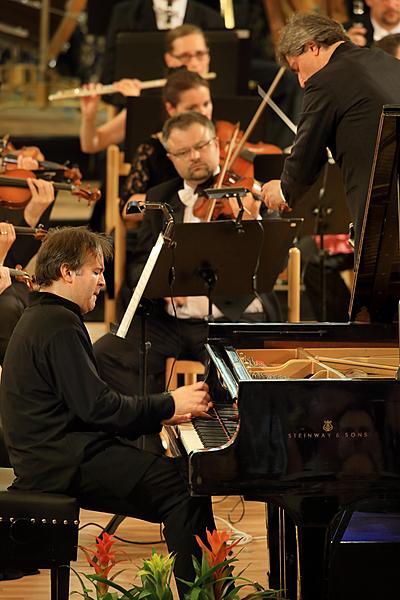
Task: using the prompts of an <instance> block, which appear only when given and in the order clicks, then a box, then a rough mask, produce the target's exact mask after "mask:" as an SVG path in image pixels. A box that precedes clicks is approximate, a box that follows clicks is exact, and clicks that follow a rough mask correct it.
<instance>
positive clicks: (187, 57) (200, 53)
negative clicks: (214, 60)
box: [172, 50, 210, 65]
mask: <svg viewBox="0 0 400 600" xmlns="http://www.w3.org/2000/svg"><path fill="white" fill-rule="evenodd" d="M209 54H210V51H209V50H197V52H184V53H183V54H172V56H173V57H174V58H176V59H177V60H179V61H180V62H181V63H182V64H184V65H186V64H188V63H189V62H190V61H191V60H192V58H195V59H196V60H204V59H205V58H206V56H208V55H209Z"/></svg>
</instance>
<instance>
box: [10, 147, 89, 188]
mask: <svg viewBox="0 0 400 600" xmlns="http://www.w3.org/2000/svg"><path fill="white" fill-rule="evenodd" d="M8 138H9V136H8V135H6V136H4V137H3V139H2V141H1V144H0V146H1V152H0V164H1V165H5V167H6V170H9V169H10V167H9V165H12V166H11V169H15V165H16V164H17V163H18V156H19V155H21V154H22V155H23V156H30V157H31V158H33V159H35V160H36V161H37V162H38V165H39V167H40V169H38V170H37V171H34V172H35V174H37V175H38V176H39V177H40V176H42V178H43V179H48V180H49V181H51V180H52V179H53V178H54V177H57V176H60V175H61V177H63V178H64V179H68V180H69V181H72V182H73V183H74V184H75V185H80V183H81V180H82V173H81V172H80V170H79V167H76V166H74V167H71V166H70V165H69V164H68V162H66V163H65V164H60V163H57V162H53V161H49V160H44V157H43V155H42V153H41V152H40V149H39V148H37V146H27V147H26V148H21V149H20V150H16V149H15V148H14V146H13V145H12V144H11V143H10V142H9V141H8ZM40 157H41V158H40Z"/></svg>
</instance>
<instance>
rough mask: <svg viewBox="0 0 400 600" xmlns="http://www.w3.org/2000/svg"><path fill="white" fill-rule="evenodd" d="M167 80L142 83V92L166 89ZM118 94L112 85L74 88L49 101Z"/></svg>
mask: <svg viewBox="0 0 400 600" xmlns="http://www.w3.org/2000/svg"><path fill="white" fill-rule="evenodd" d="M216 76H217V75H216V73H206V75H204V76H203V79H215V78H216ZM166 82H167V80H166V79H165V78H164V79H149V80H148V81H141V82H140V87H141V89H142V90H151V89H155V88H161V87H164V85H165V84H166ZM115 92H118V90H117V89H116V87H115V84H113V83H111V84H109V85H102V84H98V85H97V86H96V88H95V89H92V90H89V89H86V88H83V87H77V88H72V89H69V90H61V91H59V92H55V93H54V94H50V96H48V99H49V101H50V102H53V101H54V100H67V99H69V98H85V97H87V96H102V95H104V94H114V93H115Z"/></svg>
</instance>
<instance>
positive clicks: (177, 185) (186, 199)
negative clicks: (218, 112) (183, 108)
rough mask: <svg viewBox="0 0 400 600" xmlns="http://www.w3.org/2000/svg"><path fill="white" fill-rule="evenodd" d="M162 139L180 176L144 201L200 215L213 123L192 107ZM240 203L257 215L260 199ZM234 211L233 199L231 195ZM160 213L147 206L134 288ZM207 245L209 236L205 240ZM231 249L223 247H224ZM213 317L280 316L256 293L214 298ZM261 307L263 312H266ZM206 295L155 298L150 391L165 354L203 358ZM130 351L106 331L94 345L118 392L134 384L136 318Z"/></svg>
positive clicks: (213, 163)
mask: <svg viewBox="0 0 400 600" xmlns="http://www.w3.org/2000/svg"><path fill="white" fill-rule="evenodd" d="M162 141H163V144H164V146H165V148H166V150H167V153H168V156H169V158H170V160H171V161H172V162H173V164H174V166H175V169H176V171H177V172H178V174H179V177H178V178H175V179H172V180H170V181H167V182H164V183H162V184H160V185H157V186H155V187H153V188H151V189H150V190H149V191H148V192H147V194H146V202H157V203H158V202H166V203H168V204H169V206H170V207H171V208H172V210H173V214H174V219H175V222H177V223H179V222H184V223H196V222H199V221H200V219H199V218H198V217H196V216H195V215H194V213H193V207H194V205H195V203H196V200H197V198H198V186H201V187H203V188H204V187H208V186H210V185H212V182H213V177H214V175H216V174H217V173H218V172H219V144H218V139H217V137H216V134H215V129H214V125H213V123H212V122H211V121H210V120H209V119H207V117H205V116H204V115H201V114H199V113H196V112H193V111H190V112H186V113H182V114H179V115H176V116H174V117H172V118H170V119H169V120H168V121H167V122H166V123H165V125H164V128H163V132H162ZM244 204H245V206H246V209H247V211H248V212H246V213H245V215H244V218H245V219H255V218H258V214H259V204H260V203H259V202H256V201H255V200H254V199H253V198H252V197H251V196H250V195H248V196H247V197H245V199H244ZM231 208H232V210H233V212H234V214H235V212H236V211H237V210H238V209H237V203H236V202H235V201H234V200H232V202H231ZM163 220H164V217H163V214H162V211H159V210H148V211H147V212H146V213H145V217H144V220H143V222H142V225H141V227H140V229H139V232H138V242H137V249H138V250H137V253H136V256H135V259H134V260H133V261H132V272H131V273H129V286H130V287H133V286H134V285H135V284H136V282H137V280H138V278H139V276H140V274H141V272H142V270H143V267H144V265H145V263H146V260H147V258H148V256H149V253H150V251H151V248H152V247H153V245H154V243H155V241H156V239H157V237H158V234H159V232H160V231H161V230H162V228H163ZM204 243H205V244H207V240H204ZM228 251H229V250H228V249H227V252H228ZM214 300H215V305H214V306H213V317H214V318H215V319H218V318H220V319H222V318H223V319H224V320H225V321H237V320H239V319H242V320H252V321H256V320H265V318H267V319H268V320H271V321H272V320H280V315H279V310H278V309H277V306H276V305H274V301H273V298H271V297H270V295H268V296H267V295H263V306H261V302H260V301H259V300H257V299H255V298H254V296H251V295H249V296H246V297H240V298H234V299H232V298H230V299H229V302H228V301H226V300H225V299H221V298H215V299H214ZM264 310H265V312H266V313H267V314H265V313H264ZM207 315H208V299H207V297H206V296H200V297H197V296H196V297H195V296H191V297H184V298H183V297H179V298H174V302H172V301H171V298H166V299H164V300H159V301H157V302H156V303H155V305H154V306H153V308H152V312H151V315H150V317H149V318H148V319H147V339H148V341H149V342H150V343H151V348H150V351H149V353H148V365H147V372H148V378H147V381H146V383H147V387H148V391H149V392H150V391H155V390H161V391H162V390H163V389H164V386H165V359H166V358H167V357H169V356H176V357H179V358H180V359H187V360H200V361H202V360H204V355H205V354H204V343H205V341H206V338H207V321H206V318H207ZM127 339H128V341H129V347H130V350H129V352H127V351H126V349H125V348H119V344H118V341H117V342H115V337H114V336H111V335H110V334H107V335H106V336H103V338H101V339H100V340H98V341H97V342H96V344H95V346H94V348H95V353H96V358H97V362H98V365H99V368H100V372H101V375H102V377H103V379H105V380H106V381H107V382H108V383H109V384H110V385H112V386H115V387H116V389H118V390H119V391H121V392H122V390H124V389H134V388H133V387H132V386H134V385H137V379H138V370H139V369H138V365H139V363H138V361H139V344H140V326H139V324H138V323H136V320H135V319H134V321H133V324H132V325H131V328H130V330H129V332H128V336H127Z"/></svg>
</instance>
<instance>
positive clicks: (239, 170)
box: [216, 121, 283, 177]
mask: <svg viewBox="0 0 400 600" xmlns="http://www.w3.org/2000/svg"><path fill="white" fill-rule="evenodd" d="M234 130H235V125H234V124H233V123H230V122H229V121H217V123H216V134H217V137H218V140H219V143H220V154H221V158H222V159H223V160H225V158H226V149H227V147H228V144H229V140H230V139H231V138H232V135H233V132H234ZM244 133H245V132H243V131H241V130H240V131H239V132H238V136H237V141H238V142H239V143H240V141H241V140H242V139H243V135H244ZM257 154H283V150H282V149H281V148H279V146H275V145H274V144H268V143H266V142H257V143H251V142H247V141H246V142H245V143H244V144H243V146H242V147H241V149H240V152H239V154H238V156H237V158H236V159H235V161H234V162H233V164H231V166H230V170H231V171H233V172H234V173H236V174H237V175H241V176H242V177H253V176H254V166H253V160H254V157H255V156H256V155H257Z"/></svg>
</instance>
